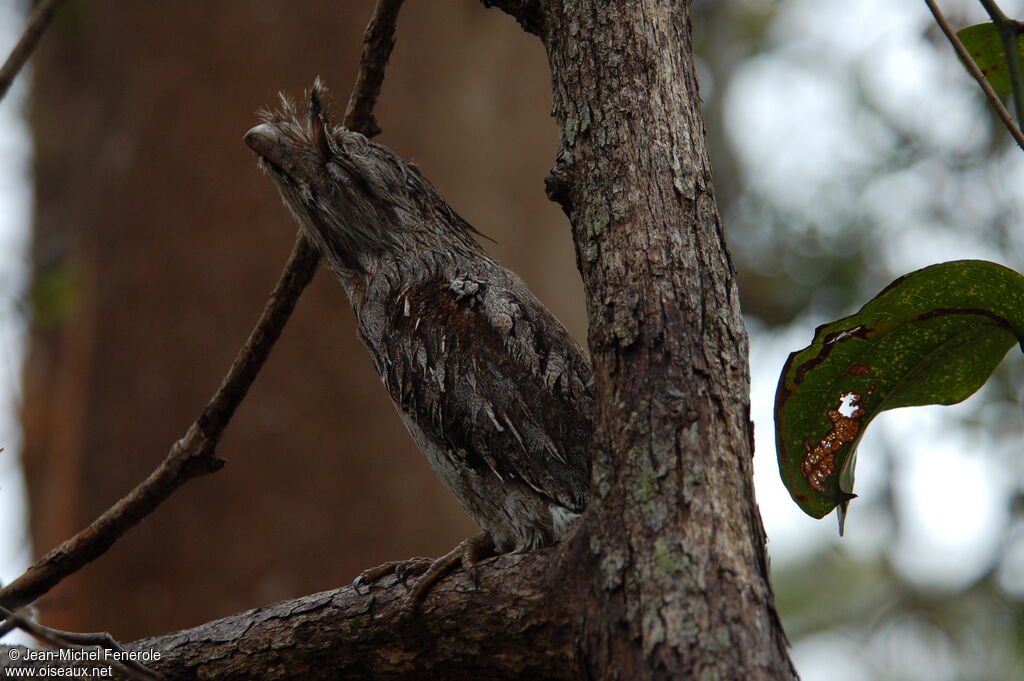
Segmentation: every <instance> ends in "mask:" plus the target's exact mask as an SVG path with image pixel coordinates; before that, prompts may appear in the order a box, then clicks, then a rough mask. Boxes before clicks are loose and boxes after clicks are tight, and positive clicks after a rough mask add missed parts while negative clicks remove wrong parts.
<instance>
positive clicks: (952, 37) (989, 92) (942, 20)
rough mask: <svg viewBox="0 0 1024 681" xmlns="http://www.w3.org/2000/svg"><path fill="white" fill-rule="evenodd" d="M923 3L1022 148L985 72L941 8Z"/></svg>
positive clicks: (1023, 140)
mask: <svg viewBox="0 0 1024 681" xmlns="http://www.w3.org/2000/svg"><path fill="white" fill-rule="evenodd" d="M924 3H925V4H926V5H928V9H930V10H931V12H932V15H933V16H934V17H935V23H937V24H938V25H939V28H940V29H942V32H943V34H945V36H946V39H947V40H949V42H950V44H951V45H952V46H953V49H954V50H956V53H957V55H959V57H960V61H962V62H963V64H964V66H965V67H966V68H967V71H968V73H970V74H971V76H973V77H974V80H976V81H978V85H979V86H981V90H982V92H984V93H985V97H987V98H988V101H989V104H991V105H992V108H993V109H995V111H996V115H997V116H999V120H1001V121H1002V122H1003V125H1005V126H1006V129H1007V130H1009V131H1010V135H1012V136H1013V139H1014V141H1015V142H1017V146H1019V147H1020V148H1021V149H1022V150H1024V133H1021V130H1020V128H1018V127H1017V124H1016V123H1015V122H1014V120H1013V117H1012V116H1011V115H1010V112H1009V111H1007V110H1006V107H1005V106H1003V102H1002V100H1000V99H999V95H997V94H996V91H995V90H993V89H992V86H991V85H989V82H988V79H987V78H985V74H984V73H982V72H981V69H979V68H978V65H977V64H976V63H975V62H974V58H973V57H971V55H970V53H969V52H968V51H967V48H966V47H964V44H963V43H962V42H960V38H958V37H957V35H956V31H954V30H953V27H952V26H950V25H949V21H947V20H946V15H944V14H943V13H942V10H941V9H939V6H938V5H936V4H935V2H934V0H924Z"/></svg>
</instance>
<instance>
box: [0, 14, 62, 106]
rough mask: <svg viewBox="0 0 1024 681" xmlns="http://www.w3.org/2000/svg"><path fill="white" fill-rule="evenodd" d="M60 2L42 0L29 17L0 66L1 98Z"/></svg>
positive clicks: (30, 54)
mask: <svg viewBox="0 0 1024 681" xmlns="http://www.w3.org/2000/svg"><path fill="white" fill-rule="evenodd" d="M60 3H61V0H42V1H41V2H39V3H37V4H36V6H35V9H34V10H32V16H31V17H29V20H28V25H27V26H25V32H24V33H22V34H21V38H20V39H19V40H18V44H17V45H15V46H14V49H13V50H11V54H10V55H9V56H8V57H7V61H5V62H4V65H3V67H2V68H0V100H2V99H3V98H4V96H5V95H6V94H7V90H9V89H10V87H11V83H13V82H14V79H15V78H17V77H18V73H19V72H20V71H21V67H23V66H24V65H25V62H27V61H28V58H29V57H30V56H32V51H33V50H35V49H36V45H38V44H39V39H40V38H42V37H43V33H44V32H45V31H46V27H47V26H49V25H50V20H51V19H53V15H54V14H56V13H57V7H58V6H59V5H60Z"/></svg>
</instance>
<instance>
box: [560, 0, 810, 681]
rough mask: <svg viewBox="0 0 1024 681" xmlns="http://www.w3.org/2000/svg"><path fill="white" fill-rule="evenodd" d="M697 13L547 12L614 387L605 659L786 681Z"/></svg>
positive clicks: (571, 194)
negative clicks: (696, 35)
mask: <svg viewBox="0 0 1024 681" xmlns="http://www.w3.org/2000/svg"><path fill="white" fill-rule="evenodd" d="M689 5H690V3H688V2H677V1H675V0H644V1H642V2H606V1H605V0H555V1H552V2H549V3H546V5H545V14H544V22H543V25H544V29H543V40H544V43H545V46H546V48H547V51H548V56H549V59H550V62H551V70H552V77H553V90H554V113H555V116H556V118H557V119H558V123H559V127H560V129H561V133H562V137H561V148H560V149H559V152H558V162H557V165H556V166H555V168H554V170H553V171H552V174H551V175H550V176H549V181H548V190H549V194H550V195H552V196H553V197H555V198H557V200H558V201H559V202H560V203H561V204H562V205H563V207H564V208H565V209H566V212H567V213H568V214H569V216H570V219H571V221H572V227H573V239H574V241H575V244H576V253H577V259H578V262H579V266H580V271H581V273H582V275H583V281H584V287H585V290H586V296H587V310H588V315H589V321H590V326H589V328H590V331H589V345H590V351H591V356H592V359H593V364H594V373H595V380H596V382H597V402H598V420H597V432H596V434H595V439H594V443H595V444H594V455H595V460H594V485H595V487H594V491H593V498H592V501H591V512H590V514H589V516H588V518H587V523H586V525H585V526H584V529H583V532H584V533H586V534H588V537H587V540H586V541H585V542H584V541H580V542H576V543H575V544H574V545H573V554H574V555H573V558H574V559H575V560H574V561H573V565H575V566H576V569H577V570H580V571H584V572H585V573H587V576H588V577H589V578H590V579H591V580H592V584H593V587H594V590H593V591H592V592H591V593H592V594H593V596H594V598H593V599H592V601H591V602H590V603H589V607H588V617H587V621H588V626H587V627H586V634H587V636H586V638H587V640H586V648H587V650H588V655H587V656H586V657H587V659H588V660H589V662H590V665H591V670H592V672H593V673H594V674H595V676H603V677H605V678H617V677H621V678H749V679H753V678H786V677H787V676H790V675H792V674H793V672H792V667H791V664H790V663H789V660H788V658H787V655H786V652H785V640H784V636H783V634H782V629H781V627H780V625H779V622H778V618H777V616H776V614H775V611H774V606H773V604H772V594H771V590H770V587H769V584H768V574H767V566H766V562H767V561H766V556H765V548H764V543H765V536H764V531H763V529H762V526H761V521H760V516H759V514H758V511H757V507H756V504H755V502H754V490H753V483H752V467H751V457H752V454H753V444H752V443H753V426H752V424H751V422H750V418H749V394H750V378H749V369H748V344H747V336H746V331H745V329H744V326H743V321H742V319H741V317H740V309H739V297H738V295H737V288H736V282H735V272H734V270H733V266H732V263H731V261H730V258H729V254H728V249H727V247H726V243H725V233H724V229H723V226H722V223H721V219H720V217H719V214H718V210H717V208H716V205H715V199H714V192H713V187H712V174H711V166H710V164H709V162H708V158H707V151H706V148H705V143H704V138H705V131H704V124H703V118H702V116H701V110H700V97H699V94H698V85H697V78H696V71H695V68H694V61H693V45H692V42H691V33H690V7H689ZM612 670H615V671H612ZM705 675H706V676H705Z"/></svg>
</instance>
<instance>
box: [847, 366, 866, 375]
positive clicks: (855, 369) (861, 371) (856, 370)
mask: <svg viewBox="0 0 1024 681" xmlns="http://www.w3.org/2000/svg"><path fill="white" fill-rule="evenodd" d="M846 373H848V374H849V375H851V376H867V375H868V374H870V373H871V367H869V366H868V365H867V364H854V365H853V366H852V367H850V368H849V369H847V370H846Z"/></svg>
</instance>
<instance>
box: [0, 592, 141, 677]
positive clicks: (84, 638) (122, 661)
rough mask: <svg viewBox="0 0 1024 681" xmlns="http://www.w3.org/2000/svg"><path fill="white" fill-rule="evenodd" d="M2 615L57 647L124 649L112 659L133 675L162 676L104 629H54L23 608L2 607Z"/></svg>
mask: <svg viewBox="0 0 1024 681" xmlns="http://www.w3.org/2000/svg"><path fill="white" fill-rule="evenodd" d="M0 617H5V618H6V620H5V622H9V623H11V624H12V625H13V626H15V627H17V628H18V629H21V630H22V631H24V632H26V633H28V634H31V635H32V636H34V637H36V638H37V639H39V640H40V641H42V642H43V643H46V644H49V645H51V646H54V647H57V648H90V647H92V648H103V649H105V650H110V651H113V652H115V653H121V654H122V655H123V656H119V657H118V658H116V659H111V660H110V664H111V666H113V667H116V668H117V669H118V671H120V672H121V673H122V674H124V675H125V676H127V677H128V678H130V679H136V680H137V681H154V679H157V678H159V677H158V676H157V675H156V674H155V673H154V672H152V671H150V670H149V669H147V668H146V667H145V666H143V665H141V664H139V663H138V662H135V661H134V660H132V659H130V658H129V657H127V655H126V651H125V649H124V648H123V647H121V644H120V643H118V642H117V641H115V640H114V637H113V636H111V635H110V634H108V633H107V632H105V631H100V632H95V633H90V634H80V633H76V632H73V631H61V630H60V629H52V628H50V627H44V626H43V625H41V624H39V623H38V622H33V621H32V620H31V619H29V618H28V617H24V616H23V615H22V614H21V612H20V611H19V612H11V611H10V610H8V609H7V608H0Z"/></svg>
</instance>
